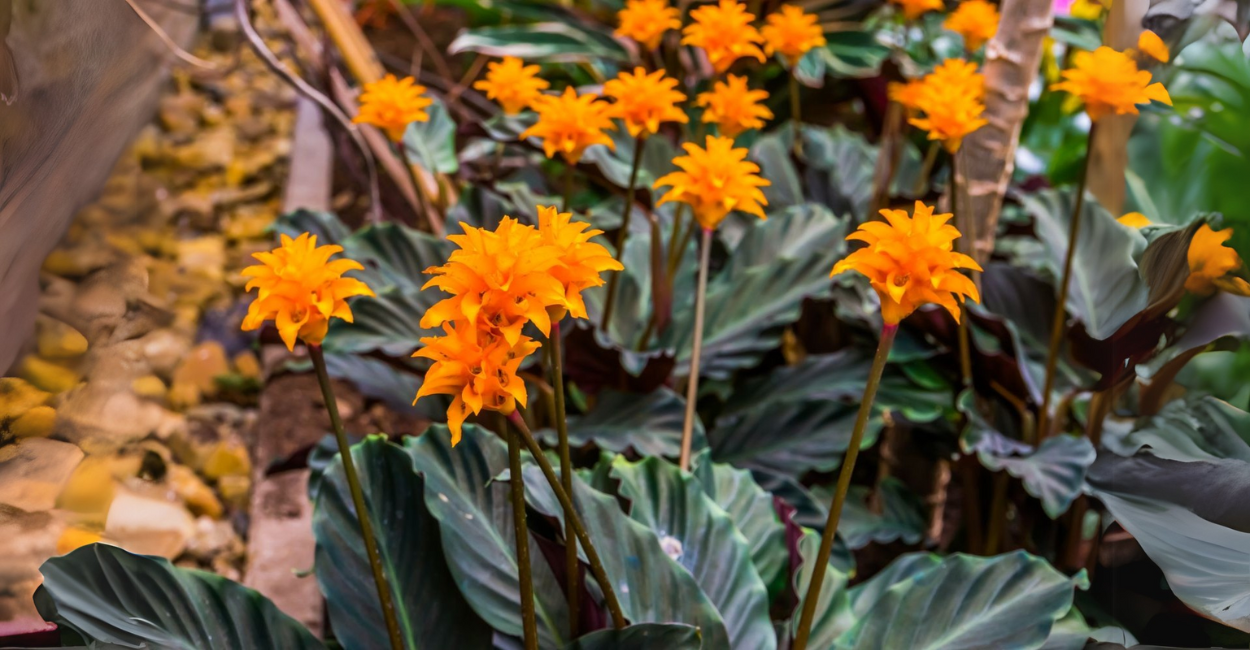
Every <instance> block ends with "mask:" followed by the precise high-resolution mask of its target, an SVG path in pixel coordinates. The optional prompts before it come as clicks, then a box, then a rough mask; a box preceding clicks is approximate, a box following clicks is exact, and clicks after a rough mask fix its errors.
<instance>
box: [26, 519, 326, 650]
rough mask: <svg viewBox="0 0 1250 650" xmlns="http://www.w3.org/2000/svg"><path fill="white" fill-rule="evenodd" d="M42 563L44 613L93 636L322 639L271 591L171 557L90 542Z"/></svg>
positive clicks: (236, 641) (178, 643)
mask: <svg viewBox="0 0 1250 650" xmlns="http://www.w3.org/2000/svg"><path fill="white" fill-rule="evenodd" d="M39 570H40V572H42V573H43V585H42V586H41V587H40V588H39V591H38V592H37V593H36V594H35V604H36V606H37V607H38V608H39V613H40V615H41V616H43V617H44V619H46V620H49V621H53V622H55V623H57V624H59V625H62V626H65V627H68V628H70V629H72V630H74V631H75V632H78V633H79V634H80V635H82V636H83V637H85V638H86V639H87V640H88V641H94V642H99V643H104V644H113V643H115V644H120V645H124V646H126V647H130V648H139V647H164V648H247V649H255V650H262V649H267V648H321V647H323V646H322V644H321V642H320V641H318V640H317V639H316V638H315V637H313V635H312V634H311V633H309V631H308V630H307V629H305V628H304V626H302V625H300V624H299V623H297V622H296V621H295V620H294V619H292V618H291V617H289V616H287V615H286V614H283V613H282V612H281V611H279V610H278V608H277V607H275V606H274V604H273V603H272V602H270V601H269V599H267V598H265V597H264V596H262V595H260V594H258V593H256V592H255V591H252V590H251V589H248V588H247V587H244V586H243V585H240V584H239V583H237V582H231V581H230V580H227V579H225V578H223V577H221V576H218V575H216V574H212V573H206V572H203V571H194V570H190V569H179V568H177V567H175V566H173V565H172V564H170V563H169V560H166V559H164V558H156V557H148V556H144V555H133V554H131V553H128V552H126V551H123V550H122V549H120V548H117V547H116V546H110V545H107V544H90V545H88V546H84V547H82V548H79V549H77V550H75V551H73V552H72V553H70V554H69V555H64V556H61V557H54V558H52V559H50V560H48V561H47V562H44V564H43V566H41V567H40V568H39ZM89 645H94V644H89Z"/></svg>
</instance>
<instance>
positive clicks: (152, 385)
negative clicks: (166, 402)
mask: <svg viewBox="0 0 1250 650" xmlns="http://www.w3.org/2000/svg"><path fill="white" fill-rule="evenodd" d="M130 390H133V391H134V392H135V394H136V395H138V396H139V397H146V398H148V399H161V398H162V397H165V382H163V381H161V378H160V377H157V376H156V375H144V376H142V377H136V378H135V379H134V381H131V382H130Z"/></svg>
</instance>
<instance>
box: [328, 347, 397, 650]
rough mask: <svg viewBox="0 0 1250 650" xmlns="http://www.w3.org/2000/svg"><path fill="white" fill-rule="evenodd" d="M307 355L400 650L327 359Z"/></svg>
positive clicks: (381, 600)
mask: <svg viewBox="0 0 1250 650" xmlns="http://www.w3.org/2000/svg"><path fill="white" fill-rule="evenodd" d="M308 356H309V357H311V358H312V362H313V368H314V369H315V370H316V371H317V383H319V384H321V397H322V398H323V399H324V400H325V403H326V412H327V413H328V414H329V415H330V426H331V428H333V429H334V439H335V440H336V441H337V442H338V445H339V457H340V458H342V459H343V474H344V475H346V477H347V490H348V491H349V492H350V493H351V495H352V505H353V506H354V507H355V508H356V520H357V522H359V524H360V538H361V541H362V542H363V543H364V545H365V555H366V556H368V558H369V568H371V569H372V570H373V583H374V585H375V586H376V587H377V590H378V603H379V604H380V605H381V606H382V616H383V617H384V618H385V619H386V632H387V635H388V636H389V637H390V639H391V648H392V650H403V647H404V642H403V637H402V636H400V633H399V619H397V618H396V617H395V604H394V603H393V602H392V600H391V589H390V586H389V585H387V583H386V574H385V573H384V572H383V571H382V558H381V557H379V555H378V542H377V539H376V538H375V537H374V535H373V523H372V522H371V521H370V520H369V510H368V508H367V507H366V505H365V494H364V490H362V489H361V488H360V475H359V474H357V473H356V462H355V461H354V460H353V459H352V448H351V444H350V443H349V442H348V441H347V434H346V433H345V432H344V431H343V421H342V420H341V419H340V418H339V406H338V402H337V401H335V399H334V389H333V388H332V387H331V386H330V373H328V372H326V359H325V355H324V354H323V353H322V351H321V346H320V345H309V346H308Z"/></svg>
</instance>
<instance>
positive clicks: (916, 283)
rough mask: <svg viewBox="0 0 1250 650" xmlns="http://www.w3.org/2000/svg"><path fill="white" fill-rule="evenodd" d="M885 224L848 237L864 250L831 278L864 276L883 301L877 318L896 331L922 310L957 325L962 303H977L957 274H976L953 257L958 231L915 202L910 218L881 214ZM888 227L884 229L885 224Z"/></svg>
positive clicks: (967, 261) (963, 258)
mask: <svg viewBox="0 0 1250 650" xmlns="http://www.w3.org/2000/svg"><path fill="white" fill-rule="evenodd" d="M881 215H882V216H884V217H885V218H886V222H881V221H869V222H867V223H864V224H861V225H860V227H859V229H858V230H856V231H855V232H853V233H851V234H850V235H848V236H847V240H848V241H849V240H858V241H862V242H864V243H866V244H868V245H867V246H865V247H863V248H861V249H859V250H857V251H855V252H854V253H851V254H850V255H848V256H847V257H846V259H844V260H842V261H841V262H838V263H837V264H835V265H834V267H833V273H831V274H830V277H832V276H834V275H837V274H839V273H842V272H844V271H858V272H860V273H862V274H864V275H866V276H868V281H869V282H870V283H871V284H872V288H873V289H875V290H876V292H877V295H878V296H879V297H880V298H881V318H882V320H884V321H885V324H886V325H897V324H898V323H899V321H901V320H903V319H904V318H906V317H907V316H908V315H909V314H911V313H912V312H913V311H916V308H918V307H920V306H921V305H925V304H929V303H933V304H938V305H941V306H943V307H945V308H946V310H947V311H949V312H950V313H951V316H954V317H955V322H959V318H960V309H959V304H960V303H961V302H963V300H964V298H965V297H967V298H971V299H972V300H973V301H974V302H980V301H981V298H980V295H979V294H978V293H977V285H976V284H974V283H973V282H972V280H971V279H969V278H968V277H967V276H965V275H964V274H962V273H960V272H959V271H958V270H957V269H973V270H976V271H980V270H981V267H980V266H978V265H977V263H976V261H975V260H973V259H972V258H971V257H968V256H967V255H964V254H963V253H956V252H955V251H954V241H955V240H956V239H958V238H959V237H960V236H961V235H960V233H959V230H958V229H956V228H955V227H954V226H951V225H948V224H947V223H946V222H947V221H948V220H950V218H951V215H949V214H938V215H935V214H933V208H932V207H930V206H927V205H925V204H924V203H921V202H920V201H916V208H915V212H914V214H913V216H911V217H908V216H907V212H906V211H904V210H882V211H881ZM887 222H888V223H887Z"/></svg>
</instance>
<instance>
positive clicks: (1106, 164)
mask: <svg viewBox="0 0 1250 650" xmlns="http://www.w3.org/2000/svg"><path fill="white" fill-rule="evenodd" d="M1149 8H1150V0H1120V1H1119V2H1113V3H1111V10H1110V13H1109V14H1108V15H1107V25H1106V27H1105V28H1104V31H1103V35H1102V42H1103V44H1104V45H1107V46H1108V47H1111V48H1114V49H1117V50H1126V49H1128V48H1130V47H1135V46H1136V45H1137V37H1138V36H1140V35H1141V32H1142V26H1141V22H1142V18H1144V17H1145V16H1146V10H1147V9H1149ZM1136 124H1137V116H1136V115H1108V116H1106V117H1103V118H1102V119H1100V120H1098V129H1097V130H1095V131H1094V141H1093V142H1091V143H1090V146H1089V155H1090V159H1089V178H1088V179H1087V180H1086V182H1085V184H1086V186H1087V187H1088V188H1089V191H1090V193H1091V194H1093V195H1094V197H1095V198H1097V199H1098V203H1100V204H1101V205H1102V207H1104V208H1106V209H1107V211H1108V212H1110V213H1111V214H1113V215H1116V216H1118V215H1120V214H1121V213H1122V212H1123V211H1124V195H1125V187H1126V184H1125V181H1124V172H1125V170H1127V169H1128V138H1129V135H1131V134H1132V133H1133V126H1134V125H1136ZM1151 216H1152V217H1153V216H1156V215H1151Z"/></svg>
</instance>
